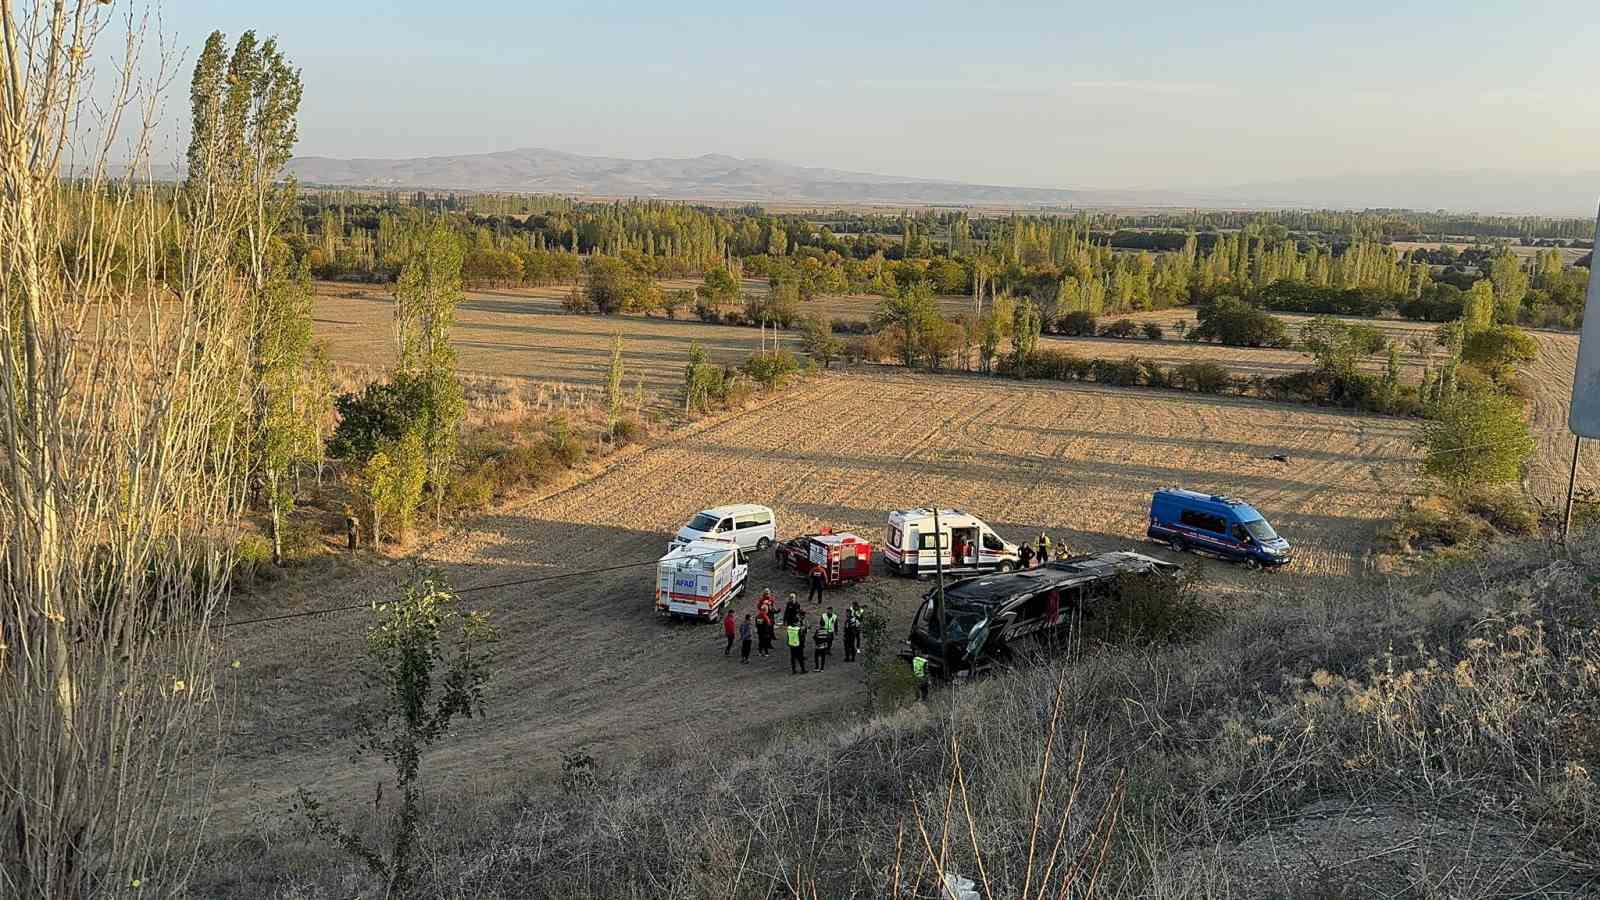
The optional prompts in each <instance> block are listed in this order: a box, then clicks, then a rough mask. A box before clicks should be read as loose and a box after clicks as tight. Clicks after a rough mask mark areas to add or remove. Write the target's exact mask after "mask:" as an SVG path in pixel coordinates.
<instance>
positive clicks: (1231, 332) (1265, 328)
mask: <svg viewBox="0 0 1600 900" xmlns="http://www.w3.org/2000/svg"><path fill="white" fill-rule="evenodd" d="M1196 318H1197V319H1198V320H1199V324H1198V325H1196V326H1195V327H1194V329H1193V330H1192V331H1190V332H1189V340H1194V341H1201V340H1204V341H1217V342H1218V343H1222V344H1227V345H1228V346H1230V347H1287V346H1289V332H1288V330H1287V329H1286V328H1284V325H1283V322H1282V320H1280V319H1279V318H1278V317H1277V316H1274V315H1271V314H1269V313H1266V312H1263V311H1261V310H1259V309H1257V308H1255V307H1254V306H1251V305H1250V304H1248V303H1245V302H1244V301H1242V300H1240V299H1238V298H1236V297H1219V298H1217V299H1216V300H1215V301H1214V302H1212V303H1210V304H1208V305H1206V306H1202V307H1200V309H1199V311H1198V313H1197V314H1196Z"/></svg>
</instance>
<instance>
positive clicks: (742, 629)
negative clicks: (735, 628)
mask: <svg viewBox="0 0 1600 900" xmlns="http://www.w3.org/2000/svg"><path fill="white" fill-rule="evenodd" d="M750 627H751V626H750V614H749V613H745V614H744V622H743V623H741V624H740V625H739V662H741V663H748V662H749V661H750Z"/></svg>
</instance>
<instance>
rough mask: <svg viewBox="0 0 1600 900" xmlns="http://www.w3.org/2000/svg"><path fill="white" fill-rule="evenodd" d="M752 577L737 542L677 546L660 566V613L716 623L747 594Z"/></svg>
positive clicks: (700, 541)
mask: <svg viewBox="0 0 1600 900" xmlns="http://www.w3.org/2000/svg"><path fill="white" fill-rule="evenodd" d="M749 574H750V566H749V565H748V564H747V563H746V562H745V557H744V551H743V550H741V549H740V548H739V545H738V544H736V543H734V542H733V541H725V540H718V539H716V538H696V539H694V540H692V541H689V542H687V543H683V544H674V545H672V549H671V550H668V551H667V555H666V556H663V557H661V561H660V562H658V563H657V564H656V612H658V613H660V614H661V615H664V616H683V617H686V618H691V619H699V620H701V621H708V620H713V619H715V618H716V617H717V616H718V615H720V614H721V612H722V609H723V607H724V606H730V605H731V604H732V603H733V598H735V597H737V596H739V594H740V592H742V591H743V590H744V584H745V580H746V578H747V577H748V576H749Z"/></svg>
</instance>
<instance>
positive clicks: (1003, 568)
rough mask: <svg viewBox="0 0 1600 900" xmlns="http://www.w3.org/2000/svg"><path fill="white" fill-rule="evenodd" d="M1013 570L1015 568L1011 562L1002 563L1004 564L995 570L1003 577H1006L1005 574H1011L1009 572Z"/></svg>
mask: <svg viewBox="0 0 1600 900" xmlns="http://www.w3.org/2000/svg"><path fill="white" fill-rule="evenodd" d="M1012 568H1013V567H1012V565H1011V561H1010V560H1007V561H1005V562H1002V563H1001V564H1000V565H999V566H997V567H996V568H995V571H996V572H999V573H1000V574H1001V575H1004V574H1006V573H1007V572H1009V571H1011V569H1012Z"/></svg>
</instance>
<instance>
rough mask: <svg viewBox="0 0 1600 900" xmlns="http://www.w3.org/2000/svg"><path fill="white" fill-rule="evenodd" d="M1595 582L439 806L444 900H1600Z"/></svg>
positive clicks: (1027, 676) (272, 854)
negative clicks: (960, 888) (1073, 899)
mask: <svg viewBox="0 0 1600 900" xmlns="http://www.w3.org/2000/svg"><path fill="white" fill-rule="evenodd" d="M1597 585H1600V534H1597V533H1595V532H1590V534H1589V536H1588V537H1587V538H1586V539H1585V540H1583V541H1580V542H1578V543H1577V544H1576V545H1575V546H1573V547H1572V548H1570V549H1568V548H1562V547H1560V546H1557V545H1551V544H1547V543H1544V542H1541V541H1538V540H1527V541H1522V542H1517V543H1507V544H1503V545H1500V546H1499V547H1498V548H1496V549H1494V550H1492V551H1490V553H1489V555H1488V556H1486V557H1484V558H1481V559H1478V560H1474V561H1471V562H1467V563H1461V564H1456V565H1454V566H1452V567H1449V568H1446V569H1441V570H1439V571H1437V572H1433V573H1430V574H1426V575H1422V576H1417V577H1415V578H1412V579H1408V580H1404V581H1400V580H1392V579H1385V580H1378V579H1372V580H1369V581H1365V582H1362V583H1361V587H1362V589H1361V590H1353V591H1351V592H1350V593H1349V596H1348V597H1347V598H1346V599H1345V600H1344V601H1343V602H1340V603H1338V604H1337V605H1334V604H1332V603H1329V602H1325V601H1320V600H1319V601H1315V602H1314V603H1304V604H1293V603H1291V604H1284V605H1278V606H1271V607H1268V606H1256V607H1253V608H1249V609H1245V610H1241V611H1234V612H1229V613H1228V614H1227V615H1226V618H1225V619H1224V620H1223V622H1222V624H1221V625H1220V626H1219V627H1217V628H1216V629H1214V630H1213V631H1211V632H1210V633H1208V634H1206V635H1204V636H1202V637H1199V638H1197V639H1194V640H1191V641H1189V642H1186V643H1183V644H1178V645H1173V646H1167V647H1143V648H1135V647H1126V646H1125V647H1120V648H1105V649H1101V650H1098V651H1094V652H1090V653H1087V654H1084V655H1082V656H1081V657H1080V658H1078V659H1075V660H1070V661H1068V660H1057V661H1055V662H1054V663H1053V664H1051V665H1047V666H1044V667H1041V668H1038V669H1032V670H1027V671H1022V672H1018V673H1016V674H1014V675H1011V676H1008V677H1005V678H1002V679H997V680H993V681H989V682H987V683H985V684H982V685H980V686H977V687H973V688H968V689H964V690H960V691H954V692H950V691H945V692H941V693H939V694H937V695H936V698H935V702H934V703H933V704H931V705H930V706H928V707H926V708H921V707H915V706H913V707H906V708H901V709H898V710H896V711H893V712H890V713H887V714H885V715H882V716H880V717H878V718H876V719H873V720H871V721H869V722H868V723H867V724H865V725H863V726H860V727H857V728H854V729H852V730H850V731H849V732H848V733H845V734H841V735H830V736H826V737H818V738H810V737H807V736H804V735H789V736H785V737H782V738H780V739H777V740H774V741H773V742H772V743H771V744H770V746H769V747H768V748H767V749H765V750H764V751H761V752H759V753H756V754H755V755H750V756H739V755H733V754H731V753H729V752H728V750H727V749H726V748H699V749H690V750H686V751H683V752H676V753H673V754H672V757H673V762H672V763H671V764H666V763H663V764H659V765H652V764H649V763H629V764H624V765H617V766H613V765H611V764H609V762H608V761H607V760H605V759H602V760H600V767H599V777H598V779H597V780H596V781H595V782H594V783H588V782H586V781H585V782H582V783H578V782H574V783H572V784H569V785H566V786H561V785H543V784H528V785H525V786H524V787H523V789H522V790H520V791H518V792H514V793H511V794H505V793H501V794H497V795H483V796H450V797H437V798H435V800H436V803H437V805H436V808H435V809H434V810H433V816H432V821H431V824H430V826H429V832H428V836H427V838H426V847H427V856H428V861H429V866H430V872H429V874H428V878H427V882H426V886H425V888H424V891H423V893H424V895H427V896H435V895H438V896H452V897H479V896H517V897H545V896H562V897H566V898H588V897H607V898H610V897H617V898H621V897H673V898H675V897H683V898H689V897H702V896H721V897H793V896H803V897H812V896H816V897H884V896H893V895H896V894H897V893H898V895H899V896H933V895H934V893H935V892H936V891H937V887H936V878H937V875H936V873H937V872H939V871H941V870H942V871H954V872H959V873H961V874H964V875H966V876H968V877H971V878H973V879H977V880H978V881H979V887H980V890H982V889H983V886H984V884H985V883H986V884H987V885H988V888H989V889H988V890H982V893H983V895H984V896H994V897H1022V896H1025V897H1030V898H1031V897H1034V896H1059V894H1058V893H1057V891H1058V890H1060V889H1062V888H1063V887H1064V886H1065V887H1067V888H1068V890H1067V894H1066V895H1068V896H1104V897H1134V896H1141V897H1180V896H1181V897H1187V896H1197V897H1198V896H1252V897H1259V896H1281V897H1307V896H1310V897H1318V896H1321V897H1365V896H1373V897H1379V896H1395V895H1408V896H1452V897H1488V896H1513V895H1514V896H1572V895H1575V894H1581V893H1583V892H1585V891H1586V890H1588V889H1592V887H1593V886H1594V885H1595V884H1600V881H1595V879H1596V877H1597V875H1600V863H1597V862H1596V861H1597V860H1600V790H1597V788H1596V786H1595V783H1594V780H1593V779H1594V777H1596V776H1600V631H1597V623H1600V597H1597V590H1600V588H1597ZM733 702H736V699H735V700H734V701H733ZM640 714H641V715H647V714H648V711H647V710H641V711H640ZM1052 733H1053V735H1054V736H1053V737H1052V736H1051V735H1052ZM1047 746H1048V747H1050V748H1051V749H1050V752H1049V753H1048V754H1047V753H1046V752H1045V748H1046V747H1047ZM958 760H959V761H958ZM1046 760H1048V767H1047V768H1046V770H1045V771H1044V772H1043V773H1042V775H1041V771H1040V768H1041V763H1042V762H1044V761H1046ZM954 773H959V777H957V776H956V775H955V774H954ZM1041 786H1042V794H1041V793H1040V789H1041ZM1035 821H1037V822H1038V826H1037V828H1035V827H1034V825H1033V823H1034V822H1035ZM256 841H259V843H255V842H256ZM974 847H976V848H978V851H975V849H974ZM979 851H981V852H979ZM941 858H942V859H943V860H944V862H943V863H942V864H941V863H940V859H941ZM1030 860H1031V862H1030ZM1047 868H1048V871H1046V870H1047ZM202 869H203V871H205V872H206V878H205V880H204V881H203V882H202V883H201V884H200V885H198V892H199V893H200V894H202V895H207V896H211V895H220V894H232V895H238V896H294V897H335V896H349V895H350V894H352V893H353V892H357V891H360V890H363V889H367V890H370V885H369V884H368V883H367V882H365V881H364V879H363V878H362V876H361V874H360V871H359V870H358V869H357V868H355V867H354V866H353V865H351V864H350V863H348V862H347V861H345V860H343V859H338V858H336V857H334V856H333V855H332V854H331V853H330V852H329V851H326V850H325V849H323V848H321V847H317V846H312V845H308V844H305V843H304V842H302V841H300V840H298V839H297V838H296V836H295V835H294V833H293V832H292V831H289V830H284V829H281V828H276V827H263V828H262V829H260V830H259V831H258V832H257V834H256V835H255V837H254V838H253V840H252V842H251V843H250V844H249V845H248V847H247V849H246V852H240V848H239V847H238V845H237V844H234V845H232V846H230V847H229V848H218V851H217V854H216V855H215V856H214V857H212V858H209V859H208V860H207V861H206V862H205V864H204V865H203V867H202ZM262 873H273V874H272V876H271V877H269V878H266V879H263V878H262ZM896 883H897V884H898V885H899V889H898V891H897V890H896V888H895V887H894V886H893V885H894V884H896ZM1069 883H1070V886H1069ZM1042 885H1047V886H1048V890H1047V891H1044V892H1043V893H1041V892H1040V891H1041V886H1042Z"/></svg>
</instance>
